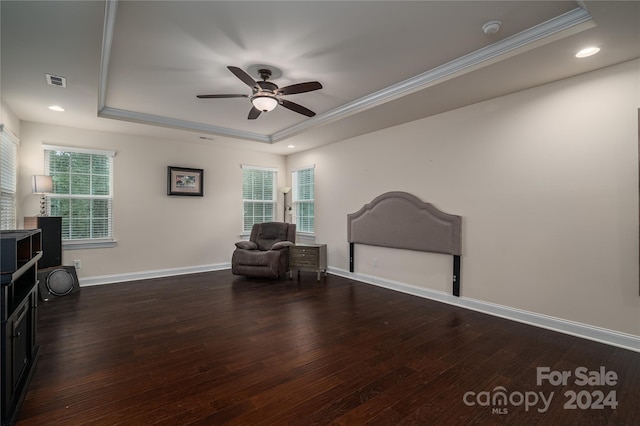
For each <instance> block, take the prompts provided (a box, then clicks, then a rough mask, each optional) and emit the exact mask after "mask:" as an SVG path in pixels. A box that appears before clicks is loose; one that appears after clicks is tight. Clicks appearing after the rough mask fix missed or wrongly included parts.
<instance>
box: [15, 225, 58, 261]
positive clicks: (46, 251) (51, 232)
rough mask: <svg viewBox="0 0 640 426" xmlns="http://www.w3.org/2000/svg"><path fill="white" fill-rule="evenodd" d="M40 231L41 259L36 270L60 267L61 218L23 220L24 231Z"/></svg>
mask: <svg viewBox="0 0 640 426" xmlns="http://www.w3.org/2000/svg"><path fill="white" fill-rule="evenodd" d="M36 228H40V230H42V257H41V258H40V260H39V261H38V268H49V267H51V266H59V265H62V218H61V217H58V216H31V217H25V218H24V229H36Z"/></svg>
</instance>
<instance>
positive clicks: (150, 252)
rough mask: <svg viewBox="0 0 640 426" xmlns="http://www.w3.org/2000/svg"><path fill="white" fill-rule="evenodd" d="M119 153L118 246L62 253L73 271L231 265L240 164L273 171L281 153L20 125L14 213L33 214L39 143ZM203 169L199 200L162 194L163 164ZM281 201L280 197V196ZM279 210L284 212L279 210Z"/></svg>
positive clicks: (40, 166)
mask: <svg viewBox="0 0 640 426" xmlns="http://www.w3.org/2000/svg"><path fill="white" fill-rule="evenodd" d="M43 143H47V144H54V145H63V146H76V147H83V148H94V149H103V150H113V151H116V157H115V159H114V175H115V180H114V207H113V208H114V224H115V226H114V227H115V237H116V239H117V247H115V248H102V249H87V250H65V251H64V253H63V263H64V264H66V265H71V264H72V263H73V260H76V259H78V260H81V261H82V269H81V270H79V271H78V276H79V277H80V279H81V280H82V278H83V277H96V276H108V275H122V274H132V273H136V272H144V271H158V270H166V269H176V268H188V267H194V266H203V265H217V264H229V263H230V261H231V253H232V252H233V249H234V242H236V241H238V240H239V239H240V233H241V231H242V174H241V169H240V165H241V164H250V165H259V166H268V167H276V168H278V170H279V172H278V179H279V185H281V186H283V185H284V182H285V181H284V179H285V178H286V176H285V158H284V157H283V156H280V155H270V154H264V153H257V152H252V151H244V150H234V149H225V148H219V147H216V146H215V143H214V142H213V143H212V142H202V143H198V142H184V141H173V140H161V139H150V138H143V137H137V136H128V135H122V134H116V133H105V132H96V131H89V130H81V129H74V128H69V127H60V126H51V125H46V124H37V123H31V122H23V123H22V129H21V146H20V155H19V162H20V164H19V176H18V182H19V188H18V207H19V211H18V218H19V225H21V222H22V217H23V216H25V215H26V216H30V215H35V214H37V212H38V205H39V204H38V197H36V196H34V195H32V194H31V193H30V191H31V188H30V183H29V182H30V176H31V175H33V174H40V173H42V172H43V171H44V160H43V148H42V144H43ZM170 165H171V166H181V167H193V168H202V169H204V193H205V196H204V197H202V198H201V197H180V196H168V195H166V188H167V180H166V179H167V166H170ZM280 202H281V200H280ZM278 211H279V212H282V210H280V209H278Z"/></svg>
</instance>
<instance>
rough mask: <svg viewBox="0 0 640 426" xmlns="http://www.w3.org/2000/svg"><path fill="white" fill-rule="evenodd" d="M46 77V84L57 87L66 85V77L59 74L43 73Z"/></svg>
mask: <svg viewBox="0 0 640 426" xmlns="http://www.w3.org/2000/svg"><path fill="white" fill-rule="evenodd" d="M45 76H46V77H47V84H49V85H51V86H57V87H67V79H66V78H65V77H60V76H59V75H53V74H45Z"/></svg>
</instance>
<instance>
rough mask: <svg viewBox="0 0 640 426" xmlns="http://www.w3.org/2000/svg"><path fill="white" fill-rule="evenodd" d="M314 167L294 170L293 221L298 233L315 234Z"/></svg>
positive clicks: (292, 179)
mask: <svg viewBox="0 0 640 426" xmlns="http://www.w3.org/2000/svg"><path fill="white" fill-rule="evenodd" d="M313 170H314V167H307V168H303V169H298V170H294V171H293V173H292V176H291V182H292V187H293V209H294V216H293V217H294V221H295V223H296V228H297V231H298V232H308V233H311V234H313V233H314V232H315V196H314V177H313Z"/></svg>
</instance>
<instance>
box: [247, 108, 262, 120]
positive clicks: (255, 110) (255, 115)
mask: <svg viewBox="0 0 640 426" xmlns="http://www.w3.org/2000/svg"><path fill="white" fill-rule="evenodd" d="M261 113H262V111H260V110H259V109H258V108H256V107H251V111H249V116H248V117H247V119H249V120H255V119H256V118H258V117H259V116H260V114H261Z"/></svg>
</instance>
